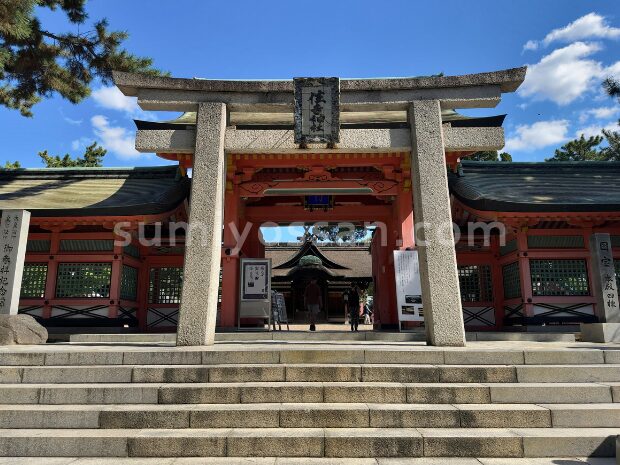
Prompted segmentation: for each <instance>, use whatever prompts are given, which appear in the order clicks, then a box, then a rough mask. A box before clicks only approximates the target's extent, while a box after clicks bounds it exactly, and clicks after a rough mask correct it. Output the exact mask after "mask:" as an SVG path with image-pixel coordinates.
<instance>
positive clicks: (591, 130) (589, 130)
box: [575, 121, 620, 137]
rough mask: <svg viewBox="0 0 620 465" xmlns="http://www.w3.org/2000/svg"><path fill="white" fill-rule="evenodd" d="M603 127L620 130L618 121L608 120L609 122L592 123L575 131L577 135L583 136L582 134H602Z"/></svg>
mask: <svg viewBox="0 0 620 465" xmlns="http://www.w3.org/2000/svg"><path fill="white" fill-rule="evenodd" d="M603 129H607V130H608V131H620V127H618V122H617V121H608V122H607V123H603V124H592V125H590V126H586V127H584V128H581V129H579V130H577V131H576V132H575V137H581V135H582V134H583V135H584V136H585V137H591V136H602V135H603Z"/></svg>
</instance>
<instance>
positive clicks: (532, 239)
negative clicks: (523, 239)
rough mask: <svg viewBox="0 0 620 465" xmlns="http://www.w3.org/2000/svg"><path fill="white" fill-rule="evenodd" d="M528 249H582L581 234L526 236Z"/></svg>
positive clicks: (583, 245)
mask: <svg viewBox="0 0 620 465" xmlns="http://www.w3.org/2000/svg"><path fill="white" fill-rule="evenodd" d="M527 246H528V247H529V248H530V249H583V248H584V247H585V244H584V242H583V236H576V235H573V236H528V237H527Z"/></svg>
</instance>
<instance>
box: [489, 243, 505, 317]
mask: <svg viewBox="0 0 620 465" xmlns="http://www.w3.org/2000/svg"><path fill="white" fill-rule="evenodd" d="M499 239H500V238H499V236H491V253H492V258H491V260H492V262H491V279H492V281H493V305H494V306H495V328H496V329H501V328H503V326H504V276H503V273H502V266H501V265H500V263H499Z"/></svg>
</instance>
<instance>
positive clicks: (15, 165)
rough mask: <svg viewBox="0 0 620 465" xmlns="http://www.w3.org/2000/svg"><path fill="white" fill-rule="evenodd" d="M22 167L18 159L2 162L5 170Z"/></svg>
mask: <svg viewBox="0 0 620 465" xmlns="http://www.w3.org/2000/svg"><path fill="white" fill-rule="evenodd" d="M21 167H22V164H21V163H20V162H18V161H7V162H6V163H5V164H4V169H5V170H17V169H19V168H21Z"/></svg>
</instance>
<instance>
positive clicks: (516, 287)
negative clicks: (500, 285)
mask: <svg viewBox="0 0 620 465" xmlns="http://www.w3.org/2000/svg"><path fill="white" fill-rule="evenodd" d="M502 278H503V281H504V299H515V298H517V297H521V278H520V276H519V262H513V263H509V264H508V265H504V267H502Z"/></svg>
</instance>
